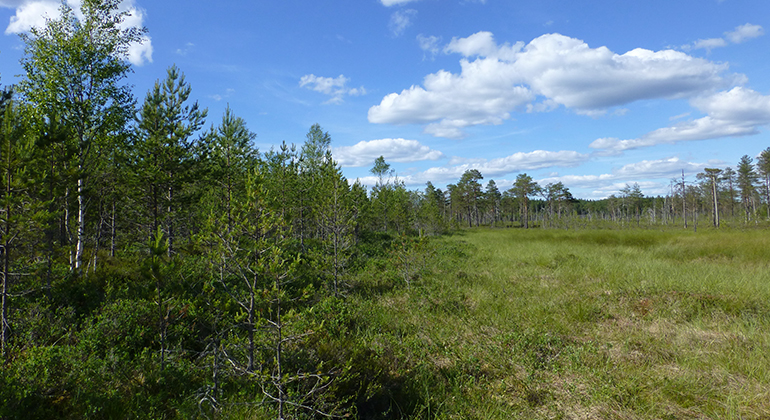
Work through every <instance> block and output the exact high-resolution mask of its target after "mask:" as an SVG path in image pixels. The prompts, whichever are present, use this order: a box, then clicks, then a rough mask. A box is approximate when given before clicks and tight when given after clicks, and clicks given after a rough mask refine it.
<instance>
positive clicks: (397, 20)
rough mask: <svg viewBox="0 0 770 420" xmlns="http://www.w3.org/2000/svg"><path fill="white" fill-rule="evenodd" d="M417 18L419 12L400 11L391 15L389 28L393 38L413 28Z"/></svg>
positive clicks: (411, 10)
mask: <svg viewBox="0 0 770 420" xmlns="http://www.w3.org/2000/svg"><path fill="white" fill-rule="evenodd" d="M416 17H417V10H414V9H406V10H399V11H397V12H395V13H393V14H392V15H390V23H388V28H390V31H391V32H392V33H393V36H401V35H402V34H403V33H404V31H405V30H406V28H408V27H410V26H412V22H413V21H414V19H415V18H416Z"/></svg>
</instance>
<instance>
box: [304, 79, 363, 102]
mask: <svg viewBox="0 0 770 420" xmlns="http://www.w3.org/2000/svg"><path fill="white" fill-rule="evenodd" d="M349 80H350V79H348V78H347V77H345V76H343V75H339V76H337V77H336V78H332V77H319V76H316V75H314V74H306V75H304V76H302V78H301V79H300V80H299V85H300V87H305V88H307V89H310V90H314V91H316V92H320V93H323V94H325V95H329V96H331V98H330V99H329V100H328V101H326V103H331V104H339V103H342V102H343V100H344V99H343V98H344V97H345V96H360V95H365V94H366V89H364V87H363V86H361V87H358V88H348V87H347V83H348V81H349Z"/></svg>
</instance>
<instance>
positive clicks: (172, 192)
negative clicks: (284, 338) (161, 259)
mask: <svg viewBox="0 0 770 420" xmlns="http://www.w3.org/2000/svg"><path fill="white" fill-rule="evenodd" d="M191 91H192V89H191V87H190V85H189V84H188V83H187V82H186V81H185V76H184V74H183V73H181V72H180V71H179V69H178V68H177V67H176V66H172V67H170V68H169V69H168V72H167V76H166V79H165V81H163V82H161V81H159V80H158V81H156V82H155V86H154V87H153V88H152V89H151V90H150V91H149V92H148V93H147V96H146V97H145V100H144V104H143V105H142V108H141V109H140V111H139V114H138V116H137V123H138V127H137V136H136V141H135V143H134V151H135V157H134V165H135V169H134V170H135V176H136V179H137V182H138V183H137V186H138V187H139V189H140V190H141V196H142V197H141V199H140V200H141V202H142V203H143V204H142V205H140V208H144V209H146V210H145V211H146V212H149V214H146V213H145V219H149V223H147V224H146V226H145V231H146V232H147V236H148V237H150V236H152V235H153V234H154V232H155V231H157V228H158V226H162V227H163V230H164V231H165V233H166V238H167V239H168V241H169V246H168V254H169V255H171V254H172V253H173V251H174V247H175V242H176V239H177V232H176V231H175V226H176V223H177V222H178V221H179V220H180V219H181V214H183V213H184V211H185V206H184V205H183V204H184V202H185V196H184V193H185V192H186V191H185V188H186V187H188V186H189V184H190V182H191V175H192V172H191V169H192V167H193V164H194V162H195V160H194V158H195V156H194V151H193V149H194V147H195V140H194V139H192V136H193V134H194V133H195V132H196V131H198V130H199V129H200V128H201V127H202V126H203V124H204V121H205V118H206V115H207V113H208V111H207V110H206V109H200V108H199V106H198V103H197V102H193V103H192V104H188V101H189V99H190V93H191Z"/></svg>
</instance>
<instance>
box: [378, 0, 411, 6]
mask: <svg viewBox="0 0 770 420" xmlns="http://www.w3.org/2000/svg"><path fill="white" fill-rule="evenodd" d="M413 1H417V0H380V3H382V5H383V6H385V7H390V6H398V5H399V4H406V3H411V2H413Z"/></svg>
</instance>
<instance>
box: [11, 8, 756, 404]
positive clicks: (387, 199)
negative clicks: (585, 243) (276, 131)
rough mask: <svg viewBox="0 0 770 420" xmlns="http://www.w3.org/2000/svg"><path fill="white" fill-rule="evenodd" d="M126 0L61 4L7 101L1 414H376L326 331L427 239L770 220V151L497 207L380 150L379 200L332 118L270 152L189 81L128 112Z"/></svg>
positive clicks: (537, 193) (528, 194) (500, 201)
mask: <svg viewBox="0 0 770 420" xmlns="http://www.w3.org/2000/svg"><path fill="white" fill-rule="evenodd" d="M118 4H119V2H118V1H117V0H102V1H100V0H84V1H83V4H82V9H81V12H82V13H83V17H82V18H81V19H78V18H76V16H75V12H74V11H73V10H71V9H68V8H66V7H64V9H63V10H64V13H63V16H62V18H61V19H59V20H51V21H49V22H48V24H47V25H46V26H45V27H44V28H39V29H33V30H32V31H31V33H29V34H27V35H24V36H23V39H24V42H25V45H26V49H25V55H24V58H23V59H22V63H21V64H22V66H23V69H24V72H25V75H24V79H23V80H22V81H21V82H20V83H18V84H17V85H15V86H7V87H5V90H4V93H3V95H2V99H1V101H0V181H1V182H2V184H1V186H0V188H2V192H0V249H1V252H0V257H1V263H2V268H1V270H2V336H1V337H0V338H1V341H2V366H3V368H2V375H0V418H2V419H11V418H27V419H33V418H123V417H125V418H128V417H131V418H134V417H136V418H139V417H143V418H175V417H195V416H202V418H203V417H209V418H213V417H216V415H217V413H220V410H222V409H224V408H225V407H230V409H232V407H241V406H247V405H248V404H256V405H258V406H260V407H262V406H264V407H268V408H267V409H268V410H271V411H270V412H271V413H276V414H275V415H276V416H277V417H278V418H283V417H284V416H287V415H288V414H287V413H289V412H291V413H295V415H296V416H300V415H305V416H309V417H317V416H321V417H324V416H327V415H329V416H332V415H333V416H344V415H346V414H349V413H352V412H355V413H358V415H362V416H363V414H365V412H366V410H365V409H364V407H373V406H377V404H385V405H387V404H386V403H382V401H389V399H390V400H392V399H393V398H395V397H393V396H392V395H391V394H388V392H391V391H388V386H390V385H392V384H389V383H387V381H386V379H387V378H386V379H383V378H385V377H384V376H382V375H381V373H382V372H381V370H377V369H382V366H379V365H378V364H377V362H376V358H375V355H373V354H370V353H366V352H359V353H356V352H355V351H354V350H353V349H350V348H346V347H345V344H344V343H345V340H343V339H341V338H339V337H336V336H334V334H335V331H337V332H338V331H339V330H340V328H341V327H339V326H335V325H334V323H335V322H337V321H336V320H337V319H338V318H336V317H341V316H343V315H344V313H345V311H346V309H345V299H346V297H347V296H349V295H350V294H351V293H354V291H355V287H354V285H352V284H351V282H350V281H349V280H350V277H351V275H352V273H354V272H356V270H361V269H362V267H364V266H366V265H367V264H369V263H370V262H369V261H370V260H372V259H374V258H380V259H382V258H385V259H386V260H387V261H389V264H393V266H394V267H399V268H398V269H399V270H400V273H402V274H403V279H404V284H405V287H408V286H409V279H410V276H411V274H410V270H412V269H413V268H412V267H413V264H416V262H415V261H414V258H416V257H415V255H417V254H418V251H419V249H420V247H423V246H424V243H425V241H426V239H425V238H426V237H429V236H433V235H439V234H443V233H445V232H448V231H452V230H455V229H458V228H461V227H465V226H482V225H485V226H489V227H522V228H533V227H537V228H579V227H602V226H604V227H613V226H656V225H677V224H681V225H683V226H685V227H686V226H688V223H690V224H692V225H694V226H697V223H700V224H702V225H714V226H718V225H719V223H720V220H722V222H721V223H724V221H725V220H728V221H729V222H730V223H733V224H743V223H751V222H754V221H759V220H761V219H763V218H767V217H768V202H770V148H768V149H767V150H765V151H763V152H762V153H761V154H760V155H759V158H758V160H757V162H756V164H754V162H753V161H752V158H750V157H749V156H744V158H743V159H742V160H741V161H740V162H739V163H738V165H737V168H736V169H735V170H732V169H730V168H727V169H724V170H720V169H706V170H705V171H704V173H702V174H697V175H696V177H695V180H694V181H693V180H692V179H690V180H687V179H685V178H684V177H683V178H682V179H676V180H672V184H671V192H670V194H668V195H666V196H665V197H645V196H644V194H643V193H642V191H641V189H640V188H639V186H638V185H637V184H633V185H628V186H627V187H626V188H624V189H623V190H621V192H620V194H619V195H617V196H615V195H613V196H611V197H609V198H607V199H604V200H598V201H587V200H579V199H575V198H573V197H572V195H571V194H570V192H569V189H568V187H567V186H565V185H563V184H562V183H555V184H548V185H545V186H540V185H538V184H537V183H536V182H534V181H533V179H532V178H531V177H530V176H528V175H527V174H520V175H519V176H518V177H517V179H516V181H515V183H514V185H513V187H512V188H511V189H509V190H507V191H504V192H501V191H500V190H499V189H498V187H497V186H496V184H495V182H494V181H492V180H490V181H488V183H487V184H486V186H484V185H483V184H482V180H483V175H482V174H481V173H480V172H479V171H476V170H469V171H467V172H466V173H465V174H464V175H463V176H462V178H461V179H459V180H458V181H457V182H456V183H455V184H452V185H448V186H447V187H446V189H445V190H442V189H438V188H435V187H434V186H433V185H432V184H431V183H428V184H427V187H426V188H425V190H424V191H413V190H409V189H407V188H406V186H405V185H404V184H403V183H402V182H400V181H399V180H398V177H397V176H396V175H395V174H394V172H393V171H392V170H391V168H390V165H389V164H388V163H387V162H386V161H385V159H384V158H382V157H380V158H379V159H377V160H376V161H375V162H373V167H372V169H371V172H372V174H374V175H375V176H376V177H377V179H378V181H377V183H376V185H375V186H374V187H373V188H371V189H369V188H367V187H365V186H364V185H362V184H360V183H358V182H354V183H350V182H349V181H348V180H347V179H345V177H344V176H343V174H342V171H341V168H340V166H339V165H338V164H337V163H336V162H335V161H334V159H333V156H332V154H331V147H330V145H331V141H332V140H331V137H330V135H329V134H328V133H327V132H324V131H323V129H322V128H321V127H320V126H319V125H313V126H312V127H310V129H309V131H308V133H307V138H306V140H305V141H304V142H303V143H302V144H301V145H294V144H286V143H284V144H281V145H280V146H277V147H276V148H274V149H273V150H270V151H259V150H257V149H256V148H255V147H254V145H253V141H254V138H255V134H254V133H253V132H252V131H250V129H249V128H248V127H247V124H246V121H244V120H243V119H241V118H239V117H237V116H236V114H235V112H234V111H233V110H231V109H229V108H228V109H227V110H226V111H225V113H224V115H223V116H221V118H218V119H217V120H216V122H214V123H211V124H210V125H207V122H208V120H207V118H208V117H209V116H208V115H207V110H206V109H204V108H202V107H200V106H199V104H198V103H197V102H196V101H195V100H194V99H193V98H192V89H191V86H190V85H189V84H188V83H187V82H186V81H185V77H184V73H183V72H182V71H181V70H180V69H178V68H176V67H171V68H170V69H168V72H167V74H166V75H165V77H164V78H163V79H162V80H158V81H157V83H156V84H155V86H154V88H152V89H151V90H150V91H149V92H147V94H146V96H145V97H144V99H143V100H142V101H141V103H137V100H136V99H135V98H134V97H133V94H132V91H131V87H130V86H129V85H128V84H126V80H127V78H128V76H129V75H130V71H131V69H130V66H129V64H128V63H127V62H126V61H125V60H124V57H125V54H126V51H127V48H128V46H129V44H131V43H132V42H137V41H138V40H139V39H140V37H141V35H142V31H141V30H137V29H125V28H123V27H122V26H121V25H120V23H121V21H122V19H123V18H124V15H122V14H121V13H120V12H119V11H118ZM345 319H347V320H348V321H346V322H350V323H355V321H354V320H352V321H351V320H350V319H348V318H345ZM351 325H352V324H351ZM350 328H353V327H350ZM332 336H334V337H336V338H334V339H331V338H329V337H332ZM378 375H380V376H378ZM388 380H390V379H388ZM378 381H379V382H378ZM383 381H385V382H383ZM381 411H382V410H381ZM296 413H304V414H296ZM371 417H372V418H376V416H375V415H374V414H372V415H371Z"/></svg>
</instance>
